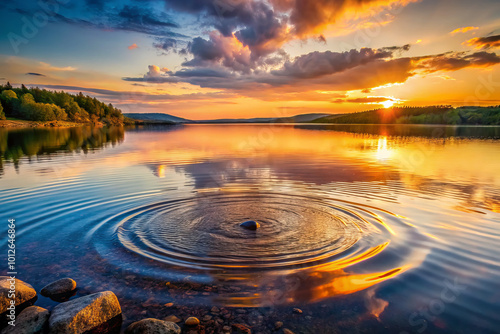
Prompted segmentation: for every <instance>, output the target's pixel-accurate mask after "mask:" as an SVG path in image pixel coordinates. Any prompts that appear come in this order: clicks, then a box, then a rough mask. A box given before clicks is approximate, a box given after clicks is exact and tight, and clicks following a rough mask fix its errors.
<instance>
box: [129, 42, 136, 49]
mask: <svg viewBox="0 0 500 334" xmlns="http://www.w3.org/2000/svg"><path fill="white" fill-rule="evenodd" d="M137 48H138V46H137V44H135V43H134V44H132V45H129V46H128V49H129V50H134V49H137Z"/></svg>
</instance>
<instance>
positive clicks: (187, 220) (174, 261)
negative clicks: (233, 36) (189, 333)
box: [0, 124, 500, 333]
mask: <svg viewBox="0 0 500 334" xmlns="http://www.w3.org/2000/svg"><path fill="white" fill-rule="evenodd" d="M499 138H500V127H444V126H418V125H415V126H405V125H398V126H371V125H271V124H260V125H249V124H246V125H184V126H170V127H168V126H149V127H134V128H127V129H123V128H109V129H107V128H86V127H81V128H53V129H15V130H7V129H0V151H1V160H0V203H1V206H0V212H1V215H0V217H1V218H2V219H3V220H4V221H5V224H4V233H5V235H7V219H9V218H15V219H16V223H17V240H16V242H17V244H16V248H17V266H18V270H17V271H18V278H20V279H22V280H24V281H26V282H28V283H30V284H32V285H33V286H34V287H35V288H36V289H37V291H39V290H40V288H41V287H43V286H44V285H46V284H48V283H50V282H52V281H54V280H55V279H57V278H61V277H67V276H68V277H71V278H73V279H75V280H76V281H77V282H78V286H79V289H78V292H77V296H82V295H86V294H89V293H93V292H98V291H103V290H111V291H113V292H115V293H116V295H117V296H118V298H119V300H120V303H121V305H122V309H123V315H124V327H123V328H125V326H126V325H127V324H129V323H131V322H133V321H137V320H140V319H143V318H146V317H155V318H164V317H166V316H169V315H176V316H178V317H180V318H181V319H185V317H187V316H189V315H196V316H198V317H199V318H200V319H202V318H203V317H206V318H205V319H204V320H202V324H205V325H206V327H207V330H208V332H210V331H216V332H217V330H220V328H221V327H222V326H223V325H231V324H232V323H235V322H237V323H244V324H246V325H248V326H251V327H252V330H253V333H258V332H261V333H271V332H273V330H274V323H275V322H276V321H282V322H283V323H284V327H286V328H289V329H291V330H292V331H293V332H295V333H333V332H349V333H358V332H364V333H495V332H496V333H499V332H500V327H499V326H500V325H499V324H500V256H499V254H500V173H499V171H500V140H499ZM247 220H255V221H257V222H259V223H260V225H261V226H260V228H259V229H257V230H256V231H249V230H246V229H244V228H242V227H241V226H239V225H240V224H241V223H242V222H244V221H247ZM3 240H4V241H3V243H2V247H3V249H4V251H5V252H6V250H7V243H6V241H5V240H6V237H4V238H3ZM4 271H6V270H4ZM167 303H173V306H170V305H165V304H167ZM56 304H57V303H56V302H54V301H51V300H50V299H48V298H44V297H41V296H40V297H39V299H38V301H37V305H39V306H42V307H47V308H52V307H53V306H54V305H56ZM213 306H216V307H217V308H218V309H219V311H213V310H211V309H212V307H213ZM293 308H300V309H301V310H302V313H301V314H299V313H297V311H295V312H294V311H293ZM207 316H208V317H207ZM209 318H210V319H209ZM218 319H221V321H222V323H218V322H217V320H218ZM214 320H215V321H214Z"/></svg>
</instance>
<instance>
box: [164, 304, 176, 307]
mask: <svg viewBox="0 0 500 334" xmlns="http://www.w3.org/2000/svg"><path fill="white" fill-rule="evenodd" d="M163 306H165V307H172V306H174V303H166V304H164V305H163Z"/></svg>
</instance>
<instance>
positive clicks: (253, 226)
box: [240, 220, 260, 231]
mask: <svg viewBox="0 0 500 334" xmlns="http://www.w3.org/2000/svg"><path fill="white" fill-rule="evenodd" d="M240 226H241V227H243V228H246V229H247V230H252V231H255V230H256V229H258V228H259V227H260V224H259V223H257V222H256V221H254V220H247V221H246V222H244V223H241V224H240Z"/></svg>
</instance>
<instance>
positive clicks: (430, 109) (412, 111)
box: [314, 105, 500, 125]
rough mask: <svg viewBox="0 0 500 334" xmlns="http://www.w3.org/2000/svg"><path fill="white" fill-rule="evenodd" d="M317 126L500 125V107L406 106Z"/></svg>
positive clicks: (328, 120)
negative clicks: (329, 124) (333, 124)
mask: <svg viewBox="0 0 500 334" xmlns="http://www.w3.org/2000/svg"><path fill="white" fill-rule="evenodd" d="M314 123H335V124H445V125H500V106H491V107H473V106H465V107H458V108H453V107H452V106H449V105H437V106H426V107H411V106H403V107H393V108H382V109H373V110H368V111H362V112H357V113H352V114H342V115H333V116H327V117H323V118H320V119H316V120H314Z"/></svg>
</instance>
